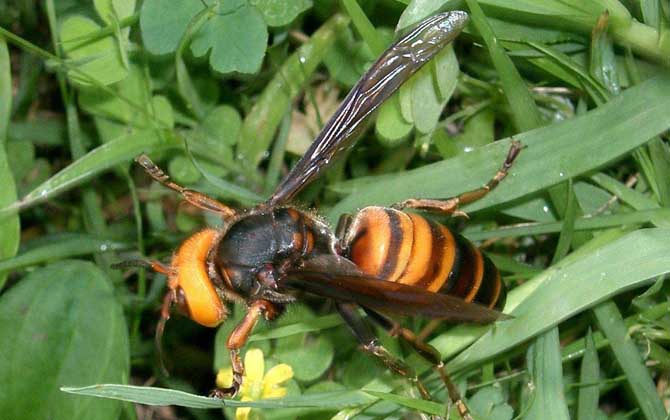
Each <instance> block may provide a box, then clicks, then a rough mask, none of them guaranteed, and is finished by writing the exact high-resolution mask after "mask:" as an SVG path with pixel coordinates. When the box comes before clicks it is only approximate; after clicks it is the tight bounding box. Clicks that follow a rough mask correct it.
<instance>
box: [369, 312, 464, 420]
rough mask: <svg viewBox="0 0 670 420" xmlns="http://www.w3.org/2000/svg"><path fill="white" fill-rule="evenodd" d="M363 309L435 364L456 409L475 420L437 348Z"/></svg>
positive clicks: (405, 329)
mask: <svg viewBox="0 0 670 420" xmlns="http://www.w3.org/2000/svg"><path fill="white" fill-rule="evenodd" d="M363 310H364V311H365V313H367V314H368V316H369V317H370V318H371V319H372V320H374V321H375V322H377V323H378V324H379V325H380V326H381V327H382V328H384V329H385V330H387V331H388V332H389V334H390V335H391V336H393V337H399V338H401V339H402V340H404V341H405V342H407V343H408V344H409V345H411V346H412V348H414V350H415V351H416V352H417V353H419V355H421V357H423V358H424V359H426V360H427V361H428V362H429V363H432V364H433V365H434V366H435V370H436V371H437V373H438V374H439V375H440V378H442V381H443V382H444V385H445V386H446V387H447V391H448V392H449V398H450V399H451V402H452V403H453V404H454V405H455V406H456V409H457V410H458V413H459V414H460V415H461V418H462V419H463V420H473V418H472V414H470V410H469V409H468V406H467V405H465V402H464V401H463V398H462V397H461V394H460V392H458V389H457V388H456V385H454V384H453V382H451V379H449V375H448V373H447V370H446V369H445V368H444V363H443V362H442V356H441V355H440V353H439V352H438V351H437V349H435V348H434V347H433V346H431V345H429V344H426V343H424V342H423V341H421V340H418V339H417V338H416V335H414V333H413V332H412V331H410V330H408V329H407V328H403V327H402V326H401V325H400V324H398V323H397V322H395V321H393V320H391V319H389V318H387V317H385V316H384V315H382V314H380V313H378V312H375V311H373V310H371V309H368V308H363Z"/></svg>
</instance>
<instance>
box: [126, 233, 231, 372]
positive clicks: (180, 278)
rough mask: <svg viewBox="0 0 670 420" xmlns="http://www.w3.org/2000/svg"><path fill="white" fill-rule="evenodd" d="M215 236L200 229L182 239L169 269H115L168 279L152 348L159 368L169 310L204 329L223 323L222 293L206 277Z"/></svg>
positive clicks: (154, 265) (154, 266)
mask: <svg viewBox="0 0 670 420" xmlns="http://www.w3.org/2000/svg"><path fill="white" fill-rule="evenodd" d="M217 238H218V232H217V231H216V230H214V229H204V230H201V231H199V232H197V233H195V234H193V235H191V236H190V237H189V238H188V239H186V240H185V241H184V242H183V243H182V244H181V246H180V247H179V249H178V250H177V252H175V254H174V256H173V257H172V262H171V263H170V265H169V266H165V265H163V264H161V263H159V262H146V261H127V262H125V263H121V264H116V266H118V267H121V266H131V265H141V266H146V265H148V266H150V267H151V268H152V269H153V270H154V271H156V272H159V273H163V274H165V275H167V276H168V289H169V290H168V291H167V293H166V294H165V298H164V299H163V306H162V308H161V319H160V321H159V323H158V325H157V326H156V346H157V348H158V352H159V357H160V359H161V364H162V356H161V353H162V351H161V338H162V336H163V331H164V329H165V324H166V322H167V320H168V319H170V309H171V308H172V305H174V304H176V305H177V308H178V309H179V311H180V312H181V313H183V314H184V315H186V316H188V317H189V318H191V319H192V320H193V321H195V322H197V323H198V324H200V325H204V326H205V327H216V326H217V325H219V324H221V323H222V322H223V321H225V319H226V317H227V316H228V308H226V305H225V304H224V301H223V298H222V294H223V291H220V290H218V289H217V286H216V285H215V284H214V282H213V279H212V276H216V274H213V273H210V268H209V265H210V264H209V262H208V255H209V251H210V250H211V249H212V247H213V246H214V245H215V243H216V242H217Z"/></svg>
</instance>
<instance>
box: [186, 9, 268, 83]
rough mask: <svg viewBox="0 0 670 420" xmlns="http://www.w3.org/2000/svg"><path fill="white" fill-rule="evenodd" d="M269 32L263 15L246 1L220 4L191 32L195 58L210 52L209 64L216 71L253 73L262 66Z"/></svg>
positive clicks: (192, 49)
mask: <svg viewBox="0 0 670 420" xmlns="http://www.w3.org/2000/svg"><path fill="white" fill-rule="evenodd" d="M267 43H268V31H267V27H266V26H265V22H264V21H263V15H261V13H260V12H259V11H258V9H256V8H255V7H253V6H250V5H249V4H248V3H247V1H246V0H234V1H231V2H225V6H224V5H219V9H218V10H217V9H215V12H214V13H213V14H211V15H209V16H208V19H207V20H206V21H205V23H204V24H203V25H202V26H201V27H200V29H199V30H198V32H196V33H195V34H194V35H193V39H192V41H191V51H193V54H194V55H195V56H196V57H202V56H204V55H206V54H208V53H209V64H210V65H211V66H212V68H213V69H214V70H216V71H218V72H219V73H231V72H240V73H256V72H257V71H258V70H259V69H260V68H261V63H262V62H263V56H265V48H266V47H267Z"/></svg>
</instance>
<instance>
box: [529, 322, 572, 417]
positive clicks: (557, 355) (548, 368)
mask: <svg viewBox="0 0 670 420" xmlns="http://www.w3.org/2000/svg"><path fill="white" fill-rule="evenodd" d="M526 363H527V365H528V370H529V372H530V376H531V378H532V381H533V384H534V385H535V391H534V392H535V396H534V398H533V399H532V405H531V406H530V409H529V410H528V411H527V412H526V415H525V416H524V418H526V419H529V420H531V419H541V418H545V416H546V413H551V418H552V420H570V415H569V414H568V406H567V403H566V401H565V395H564V394H563V362H562V361H561V345H560V343H559V341H558V327H554V328H552V329H550V330H549V331H547V332H545V333H544V334H542V335H540V336H539V337H538V338H537V339H536V340H535V342H534V343H533V344H531V346H530V347H529V348H528V355H527V362H526Z"/></svg>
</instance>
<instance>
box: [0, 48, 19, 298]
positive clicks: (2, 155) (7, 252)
mask: <svg viewBox="0 0 670 420" xmlns="http://www.w3.org/2000/svg"><path fill="white" fill-rule="evenodd" d="M11 109H12V72H11V67H10V60H9V51H8V50H7V44H6V43H5V41H4V39H1V38H0V185H2V186H3V187H2V188H0V208H2V207H4V206H7V205H10V204H11V203H12V202H14V201H15V200H16V184H15V183H14V175H13V174H12V170H11V168H10V166H9V156H8V155H7V149H6V147H7V134H8V132H7V128H8V127H9V117H10V115H11ZM20 235H21V226H20V224H19V216H18V215H15V216H12V217H10V218H7V219H4V220H3V219H1V218H0V259H5V258H10V257H12V256H14V255H16V251H17V250H18V249H19V241H20V240H21V236H20ZM5 279H6V276H4V275H2V274H0V289H2V286H3V285H4V284H5Z"/></svg>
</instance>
